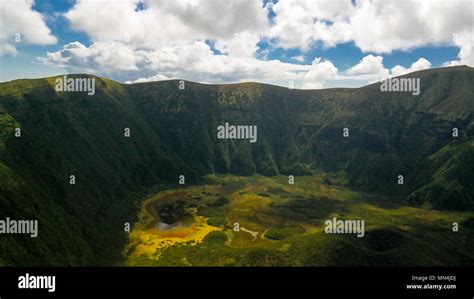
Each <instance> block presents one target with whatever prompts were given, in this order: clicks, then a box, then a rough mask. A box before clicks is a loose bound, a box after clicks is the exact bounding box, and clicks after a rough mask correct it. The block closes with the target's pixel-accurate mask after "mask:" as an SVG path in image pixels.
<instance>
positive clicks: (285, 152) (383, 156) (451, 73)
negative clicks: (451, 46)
mask: <svg viewBox="0 0 474 299" xmlns="http://www.w3.org/2000/svg"><path fill="white" fill-rule="evenodd" d="M405 77H417V78H420V81H421V93H420V95H419V96H413V95H412V94H411V93H396V92H393V93H390V92H381V91H380V85H379V84H373V85H370V86H366V87H363V88H359V89H328V90H316V91H303V90H289V89H286V88H282V87H276V86H269V85H262V84H256V83H243V84H233V85H221V86H216V85H202V84H196V83H192V82H186V84H185V89H184V90H181V89H180V88H179V81H166V82H152V83H143V84H134V85H127V86H126V89H127V90H128V91H129V93H130V94H131V95H132V97H133V98H134V99H136V103H137V107H138V109H139V110H140V111H141V112H142V113H143V115H144V117H145V119H146V120H147V121H148V122H149V123H150V125H151V126H152V127H153V128H154V129H155V131H156V132H158V133H159V135H160V136H162V138H163V140H164V142H165V143H166V144H167V145H168V146H169V147H170V148H171V149H172V150H173V151H174V152H176V153H177V155H179V156H180V157H181V158H182V159H183V160H184V161H185V162H186V164H187V165H189V166H190V167H192V168H193V169H195V170H197V171H199V172H200V173H203V174H207V173H214V172H218V173H225V172H230V173H234V174H239V175H250V174H254V173H259V174H263V175H275V174H278V173H282V174H294V175H300V174H309V173H311V172H313V171H316V170H318V169H322V170H324V171H327V172H332V173H334V174H335V175H334V180H335V182H337V183H341V182H344V183H347V184H348V185H349V186H351V187H353V188H357V189H361V190H367V191H373V192H380V193H384V194H389V195H394V196H399V197H402V198H405V197H407V196H409V195H410V194H412V193H413V192H415V191H416V190H418V189H419V188H421V187H423V186H427V185H432V186H436V188H442V189H447V190H448V189H449V190H450V189H452V186H448V184H445V181H443V180H437V179H436V176H437V169H439V168H440V167H442V165H438V164H436V165H437V166H436V167H433V165H432V163H431V162H430V161H431V160H429V157H430V156H431V155H434V154H435V153H437V152H438V151H441V150H442V149H443V148H444V147H446V146H448V145H450V144H457V145H458V146H456V147H454V148H453V149H454V152H458V151H462V152H463V153H464V154H467V155H468V156H470V157H472V152H471V151H469V150H468V148H469V142H470V140H472V133H471V131H472V127H473V120H474V105H473V104H474V100H473V99H474V88H473V86H474V85H473V83H474V71H473V69H472V68H469V67H456V68H445V69H434V70H428V71H421V72H417V73H412V74H409V75H406V76H405ZM225 122H229V123H231V124H242V125H257V126H258V142H257V143H255V144H251V143H249V142H247V141H240V140H239V141H235V140H218V139H217V136H216V128H217V126H218V125H221V124H224V123H225ZM454 127H456V128H458V129H459V132H460V136H459V137H458V138H453V137H452V130H453V128H454ZM343 128H348V129H349V132H350V136H349V137H348V138H344V137H343V134H342V133H343ZM454 152H453V154H454ZM456 161H458V162H456ZM456 161H454V160H453V161H452V163H461V164H460V166H459V167H462V162H461V161H460V160H459V159H458V160H456ZM459 167H457V168H459ZM455 168H456V167H455ZM468 172H469V171H468ZM469 173H470V175H471V178H472V171H470V172H469ZM398 175H403V176H404V184H403V185H399V184H398V181H397V177H398ZM453 176H454V177H456V176H457V173H456V172H454V174H453ZM453 180H454V181H456V180H457V178H452V179H451V181H453ZM468 181H469V180H468V178H467V177H465V178H464V179H460V180H459V181H458V183H459V184H457V183H456V186H457V187H456V188H457V190H458V191H459V192H461V193H463V194H465V196H463V197H462V198H459V197H457V196H456V195H454V196H448V197H449V200H448V201H450V203H448V202H447V201H446V200H441V201H439V202H438V203H437V204H435V207H437V208H457V209H466V208H473V207H474V201H473V193H472V187H471V185H470V183H468ZM470 181H472V180H470ZM456 192H457V191H456ZM456 192H455V193H453V194H457V193H456ZM417 198H418V200H412V201H411V202H413V203H415V202H418V203H422V202H425V201H430V202H432V201H434V200H435V199H434V198H431V197H426V196H425V197H423V198H421V197H420V196H418V197H417Z"/></svg>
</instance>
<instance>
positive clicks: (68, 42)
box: [0, 0, 473, 88]
mask: <svg viewBox="0 0 474 299" xmlns="http://www.w3.org/2000/svg"><path fill="white" fill-rule="evenodd" d="M452 2H455V3H452ZM397 3H400V2H399V1H394V0H384V1H382V0H380V1H377V0H360V1H351V0H336V1H334V0H332V1H327V0H312V1H309V0H289V1H263V2H260V1H252V0H233V1H231V0H229V1H222V0H181V1H168V2H166V1H164V2H163V1H152V0H147V1H145V0H144V1H138V0H136V1H133V0H121V1H114V2H106V1H98V2H97V1H90V0H89V1H74V0H62V1H51V0H49V1H48V0H37V1H31V0H27V1H24V0H22V1H14V0H13V1H2V2H1V4H0V8H1V10H2V11H1V12H2V15H3V16H5V17H3V18H2V19H1V20H0V27H1V29H2V30H1V33H0V41H1V43H2V46H1V47H0V59H1V61H0V63H1V64H0V67H1V69H0V81H8V80H13V79H18V78H37V77H45V76H53V75H57V74H64V73H78V72H80V73H94V74H97V75H101V76H106V77H109V78H111V79H114V80H117V81H120V82H127V83H129V82H144V81H153V80H165V79H172V78H183V79H187V80H193V81H200V82H205V83H230V82H242V81H258V82H264V83H271V84H278V85H282V86H287V85H289V84H291V85H294V86H295V87H296V88H325V87H334V86H348V87H352V86H360V85H364V84H368V83H371V82H374V81H376V80H380V79H383V78H385V77H388V76H396V75H401V74H404V73H407V72H411V71H416V70H422V69H426V68H433V67H442V66H453V65H460V64H467V65H471V66H472V61H473V58H472V28H473V25H472V19H473V16H472V11H473V10H472V5H473V4H472V3H473V2H472V1H469V0H466V1H463V0H460V1H441V0H431V1H430V0H428V1H421V2H420V1H415V0H413V1H411V0H405V1H403V5H401V6H398V5H399V4H397ZM443 24H444V26H441V25H443ZM18 36H20V37H21V39H20V41H19V42H18V40H15V38H17V37H18Z"/></svg>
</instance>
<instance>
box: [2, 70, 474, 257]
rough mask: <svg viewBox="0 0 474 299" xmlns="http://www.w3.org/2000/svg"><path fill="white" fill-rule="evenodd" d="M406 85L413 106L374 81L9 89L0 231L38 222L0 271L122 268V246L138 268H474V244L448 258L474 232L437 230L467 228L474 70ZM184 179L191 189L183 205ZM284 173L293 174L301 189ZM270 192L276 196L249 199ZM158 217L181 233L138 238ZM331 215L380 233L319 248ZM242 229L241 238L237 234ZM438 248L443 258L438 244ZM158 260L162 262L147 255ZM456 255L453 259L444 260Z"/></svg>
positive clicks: (9, 238)
mask: <svg viewBox="0 0 474 299" xmlns="http://www.w3.org/2000/svg"><path fill="white" fill-rule="evenodd" d="M71 76H72V75H71ZM78 76H79V75H78ZM82 76H84V75H82ZM408 76H417V77H420V79H421V94H420V95H419V96H417V97H415V96H412V95H411V94H410V93H408V94H407V93H382V92H380V90H379V86H378V84H374V85H370V86H366V87H363V88H358V89H329V90H316V91H309V90H289V89H286V88H281V87H276V86H270V85H265V84H257V83H243V84H232V85H204V84H197V83H193V82H186V84H185V89H184V90H181V89H179V82H178V81H176V80H171V81H163V82H151V83H143V84H131V85H122V84H119V83H117V82H114V81H112V80H108V79H105V78H98V77H95V78H96V83H97V86H96V94H95V95H94V96H88V95H86V94H84V93H80V92H69V93H68V92H56V91H55V89H54V80H55V78H54V77H52V78H44V79H35V80H14V81H11V82H6V83H0V218H5V217H11V218H17V219H38V220H39V236H38V238H35V239H32V238H30V237H29V236H18V235H15V236H13V235H2V236H0V261H1V263H2V265H116V264H119V263H121V261H122V258H123V256H122V249H123V248H124V247H127V248H128V251H130V252H134V254H133V255H132V256H131V257H130V258H128V259H127V261H128V262H127V263H129V264H147V263H149V262H150V261H151V263H152V264H163V265H165V264H169V265H171V264H192V265H198V264H216V265H217V264H219V265H221V264H222V265H224V264H225V265H244V264H245V265H250V264H252V265H254V264H258V265H270V264H272V265H273V264H281V265H287V264H288V265H329V264H338V263H341V264H348V263H350V262H353V261H354V260H357V261H358V263H359V262H360V264H367V265H370V264H397V263H400V264H411V263H413V264H432V265H438V264H442V265H447V264H453V265H454V264H456V265H457V264H462V263H461V262H462V261H463V262H465V263H468V264H472V260H471V255H470V254H469V253H466V252H465V248H469V247H468V246H467V245H466V246H464V245H462V246H460V247H461V248H458V249H453V247H454V245H451V244H456V242H459V243H458V244H469V243H466V242H468V241H466V240H464V239H462V240H460V239H459V238H465V236H466V235H464V233H462V234H461V233H459V234H457V235H456V234H452V233H450V234H443V233H440V232H439V231H440V229H441V228H442V229H448V227H449V223H450V221H451V223H452V222H453V221H454V220H457V221H464V222H462V225H466V223H467V225H469V223H472V215H471V214H470V213H472V211H473V210H474V168H473V167H474V163H473V162H474V143H473V139H472V137H473V135H474V105H473V104H474V103H473V99H474V89H473V86H474V84H473V82H474V71H473V69H472V68H470V67H464V66H462V67H452V68H444V69H431V70H426V71H421V72H417V73H413V74H410V75H408ZM224 122H229V123H234V124H251V125H257V126H258V141H257V142H256V143H252V144H251V143H249V142H248V141H247V140H218V139H217V137H216V128H217V126H218V125H220V124H223V123H224ZM345 127H347V128H349V130H350V138H344V137H343V136H342V129H343V128H345ZM454 127H456V128H458V129H459V137H457V138H453V137H452V130H453V128H454ZM16 128H21V138H17V137H15V129H16ZM125 128H130V131H131V137H130V138H126V137H124V134H123V133H124V129H125ZM219 174H229V176H225V177H221V176H220V175H219ZM400 174H403V175H404V182H405V183H404V185H398V184H397V176H398V175H400ZM70 175H75V176H76V184H75V185H70V184H69V176H70ZM179 175H185V177H186V185H187V186H190V185H192V186H193V187H192V188H196V189H195V192H194V191H193V192H192V194H188V191H182V192H183V194H175V193H173V192H174V191H175V190H174V188H177V186H178V185H177V183H178V176H179ZM260 175H262V176H266V178H265V177H260ZM286 175H295V176H298V177H297V179H298V184H296V185H295V186H297V187H295V188H299V189H298V190H294V189H292V188H290V187H288V184H287V176H286ZM265 179H268V180H269V181H268V185H269V186H268V188H266V189H262V188H254V187H255V184H257V183H261V182H262V180H265ZM219 186H221V187H219ZM180 187H182V186H180ZM200 188H201V189H200ZM209 188H210V189H209ZM222 188H224V189H225V190H222ZM256 189H258V190H256ZM163 190H167V191H163ZM179 190H181V189H179ZM193 190H194V189H193ZM199 190H200V191H199ZM334 190H336V191H334ZM158 191H163V192H170V194H172V195H170V196H171V199H170V201H172V202H173V203H171V206H169V207H168V208H166V207H164V206H158V207H157V208H158V210H156V209H152V210H150V211H146V212H144V211H142V210H140V207H141V206H142V205H143V204H145V205H146V202H147V201H145V202H143V200H142V199H143V198H144V197H145V195H150V194H158V195H157V196H158V197H160V198H162V196H163V194H162V193H159V192H158ZM198 191H199V192H198ZM157 192H158V193H157ZM334 192H336V194H337V196H336V197H334V196H333V195H334ZM173 194H174V195H173ZM366 194H376V195H374V196H366ZM186 195H190V196H191V197H186ZM361 198H362V199H361ZM175 200H180V201H181V203H174V201H175ZM360 200H362V201H363V202H364V203H365V204H355V202H358V201H360ZM173 204H176V205H174V206H173ZM163 209H164V210H163ZM166 209H169V210H168V211H166ZM138 210H140V213H138V215H137V211H138ZM160 211H161V212H162V213H163V212H165V214H168V215H161V217H162V218H163V219H164V218H166V217H167V216H169V217H171V219H164V220H166V221H168V222H173V220H174V219H175V218H179V219H181V220H182V222H183V226H177V227H172V228H170V229H169V231H167V232H166V233H163V232H156V231H155V232H154V233H155V235H153V234H148V233H146V234H145V233H143V231H140V229H142V230H145V231H146V229H152V227H151V226H155V225H157V224H158V222H156V221H158V219H159V216H160V215H159V213H160ZM333 213H339V214H340V215H345V216H348V215H356V216H360V217H365V218H364V219H366V221H370V222H372V221H374V223H376V226H375V227H373V228H371V229H374V230H378V232H377V233H374V234H372V237H370V238H369V237H368V238H364V240H359V239H350V238H345V237H341V236H327V235H323V234H322V233H321V232H320V229H321V225H322V221H323V220H324V219H325V217H329V215H332V214H333ZM423 217H426V219H424V218H423ZM469 217H470V218H469ZM155 218H156V219H155ZM144 219H146V220H147V221H148V222H147V221H145V222H143V220H144ZM393 219H395V220H396V221H399V224H397V225H395V226H393V225H394V224H393V223H392V222H393V221H395V220H393ZM433 219H435V220H433ZM470 219H471V220H470ZM438 220H439V221H440V222H436V221H438ZM166 221H163V223H165V224H166V223H167V222H166ZM431 221H435V223H432V222H431ZM125 222H129V223H138V224H140V225H144V226H143V227H141V228H140V227H139V226H136V227H135V229H137V231H136V233H137V235H136V236H135V237H136V239H133V238H134V236H129V237H130V238H131V239H130V240H131V241H130V240H128V239H127V234H126V233H125V232H124V229H123V228H124V223H125ZM234 222H239V223H241V224H242V226H243V227H244V228H245V229H246V230H247V231H243V232H241V233H239V234H234V233H232V225H233V223H234ZM460 223H461V222H460ZM146 225H150V227H147V226H146ZM400 225H401V226H403V227H410V230H409V234H408V235H406V234H399V233H400V231H399V230H400V229H401V228H400V227H399V226H400ZM469 227H472V225H471V226H469ZM175 230H177V232H178V234H177V235H173V234H174V233H176V231H175ZM264 231H266V232H265V234H264V237H263V238H260V237H257V238H255V233H257V232H258V233H257V236H261V235H262V234H263V232H264ZM471 231H472V230H470V229H469V230H468V234H470V233H471ZM156 234H158V235H156ZM157 236H158V237H157ZM224 236H225V237H226V238H224ZM265 236H266V237H265ZM140 238H145V241H144V240H143V239H142V241H143V242H148V243H149V245H150V244H154V245H155V246H156V247H155V248H154V249H153V250H152V249H150V247H151V246H148V245H146V244H141V245H140V246H141V247H140V246H139V245H137V246H138V247H140V248H141V249H140V248H139V249H140V250H142V251H143V254H144V256H141V257H140V256H137V255H136V254H135V253H136V252H137V251H136V250H135V249H134V248H130V247H129V245H130V244H133V243H134V242H135V241H136V240H139V239H140ZM183 238H184V240H186V241H185V242H191V243H192V244H194V245H190V244H185V243H183V242H181V241H182V240H183ZM208 238H210V239H209V240H208ZM203 239H205V240H207V241H204V242H203V241H202V240H203ZM379 239H383V240H382V241H381V240H379ZM163 240H165V243H160V242H162V241H163ZM441 240H443V241H444V242H447V243H446V244H447V245H446V246H444V247H443V246H440V247H439V248H435V247H433V246H431V244H438V243H439V242H441ZM208 241H209V242H208ZM166 242H168V243H166ZM462 242H464V243H462ZM127 244H128V245H127ZM167 244H168V245H167ZM169 244H175V245H172V246H169ZM212 244H220V245H219V246H211V245H212ZM249 244H250V245H251V246H250V245H249ZM142 245H143V246H142ZM394 245H397V246H398V247H397V248H396V249H395V248H394V249H393V250H392V249H390V250H388V251H389V252H390V254H388V253H387V254H386V250H384V248H392V247H393V246H394ZM190 246H192V250H190V249H189V248H191V247H190ZM157 248H158V249H159V250H158V253H159V256H161V258H159V259H157V257H158V256H155V257H152V258H150V256H149V255H150V254H151V252H152V253H153V254H155V252H156V249H157ZM235 248H238V249H239V250H235ZM471 248H472V246H471ZM446 249H447V250H454V251H453V252H454V255H453V257H442V256H441V251H442V250H446ZM140 250H138V252H140ZM345 250H347V252H349V253H347V256H344V253H343V252H346V251H345ZM380 250H382V253H380V252H379V251H380ZM191 251H192V252H191ZM206 252H207V253H208V256H209V257H210V258H211V256H212V258H213V260H212V261H211V260H207V261H206V260H205V259H204V258H203V257H204V256H205V255H206ZM338 252H339V254H338ZM410 252H415V254H414V256H412V257H410V256H409V255H410V254H412V253H410ZM181 254H182V255H181ZM184 254H185V255H184ZM213 254H214V255H213ZM350 256H352V257H350ZM354 256H355V257H360V259H357V258H354ZM178 257H179V258H178ZM415 257H416V258H415ZM183 258H186V259H185V260H182V259H183ZM140 259H141V260H140ZM256 259H257V260H256Z"/></svg>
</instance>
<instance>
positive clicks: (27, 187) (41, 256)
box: [0, 78, 194, 265]
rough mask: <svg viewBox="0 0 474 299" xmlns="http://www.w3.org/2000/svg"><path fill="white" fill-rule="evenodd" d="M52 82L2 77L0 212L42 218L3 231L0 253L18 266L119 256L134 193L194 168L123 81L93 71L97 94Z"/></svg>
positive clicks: (2, 215) (79, 262) (109, 260)
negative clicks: (30, 227)
mask: <svg viewBox="0 0 474 299" xmlns="http://www.w3.org/2000/svg"><path fill="white" fill-rule="evenodd" d="M53 82H54V80H53V78H50V79H39V80H17V81H13V82H9V83H5V84H2V85H0V103H1V110H0V111H1V114H0V123H2V126H1V128H0V137H1V138H0V177H1V179H0V190H1V192H0V218H1V219H5V218H6V217H10V218H13V219H38V220H39V236H38V237H37V238H35V239H33V238H30V237H29V236H17V235H4V236H2V238H1V240H0V252H1V256H2V258H3V259H4V260H5V262H7V263H8V264H14V265H31V264H33V265H39V264H44V265H55V264H57V265H64V264H66V265H82V264H109V263H115V261H116V260H117V258H118V257H119V253H120V251H119V250H118V249H119V248H120V247H121V246H122V245H123V242H124V239H125V235H124V233H123V227H124V222H126V221H132V220H133V215H134V214H133V211H134V205H135V200H136V199H137V195H136V194H133V193H132V192H134V191H139V188H140V187H142V186H152V185H156V184H158V183H161V182H163V181H164V180H165V179H169V178H173V179H174V178H175V177H177V176H178V174H180V173H183V174H189V177H190V179H191V178H192V177H193V176H194V174H193V173H191V172H189V171H188V169H187V167H185V166H184V164H183V163H181V162H180V159H179V158H178V157H176V156H174V155H173V154H172V153H171V152H169V151H168V150H167V149H166V147H165V146H164V145H163V144H162V143H161V141H160V139H159V137H158V136H157V135H156V133H155V132H154V131H153V130H152V129H151V128H150V127H149V126H148V125H147V123H146V122H144V121H143V120H142V119H141V117H140V115H139V114H138V113H137V112H136V111H135V109H134V106H133V102H132V101H131V99H130V97H129V96H128V95H127V93H126V92H125V90H124V89H123V87H122V86H121V85H119V84H117V83H115V82H113V81H110V80H105V79H99V78H97V85H98V86H97V89H96V94H95V95H94V96H87V95H85V94H84V93H57V92H55V90H54V84H53ZM16 127H20V128H21V130H22V131H21V134H22V135H21V138H16V137H14V129H15V128H16ZM125 127H128V128H130V129H131V137H130V138H125V137H124V128H125ZM70 175H75V177H76V184H75V185H71V184H69V179H70ZM121 232H122V233H121ZM120 236H122V237H120ZM32 253H33V254H32Z"/></svg>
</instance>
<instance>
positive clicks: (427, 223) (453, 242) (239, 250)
mask: <svg viewBox="0 0 474 299" xmlns="http://www.w3.org/2000/svg"><path fill="white" fill-rule="evenodd" d="M252 179H253V182H249V180H248V178H245V177H230V176H213V177H212V179H210V180H211V181H213V182H214V184H211V185H204V186H195V187H194V186H193V187H187V188H182V189H177V190H173V191H164V192H161V193H158V194H156V195H154V196H153V197H151V198H150V199H149V200H146V201H145V203H144V204H143V206H142V211H147V210H148V209H149V208H148V207H150V206H169V205H174V203H177V202H181V200H180V199H179V198H180V197H183V196H184V197H186V198H190V199H191V200H189V201H188V204H187V206H189V207H192V208H189V209H187V208H186V207H185V209H186V210H188V211H192V214H193V216H194V218H195V223H194V224H193V225H192V226H191V227H189V226H186V227H175V228H173V229H171V230H164V231H163V230H160V229H157V228H155V227H152V228H144V226H143V225H141V222H139V223H137V225H136V227H135V229H134V230H133V232H132V233H131V238H130V240H131V241H130V244H129V245H128V246H127V248H126V250H125V265H154V266H168V265H179V266H338V265H360V266H382V265H384V266H387V265H406V266H420V265H425V266H430V265H437V266H446V265H451V266H453V265H457V266H462V265H473V264H474V252H472V250H470V248H473V246H474V227H473V225H472V223H474V221H473V219H474V218H473V215H474V212H453V211H444V212H441V211H435V210H429V209H423V208H413V207H406V206H404V205H402V204H394V203H393V202H391V201H390V199H388V198H384V197H382V196H380V195H375V194H365V193H358V192H353V191H349V190H346V189H344V188H333V187H330V186H327V185H324V184H322V183H321V179H320V177H318V176H309V177H297V178H296V181H297V183H296V184H295V185H288V184H287V182H285V180H286V179H287V178H286V177H280V176H279V177H274V178H266V177H259V176H256V177H252ZM229 180H233V181H234V182H235V181H236V180H237V181H239V180H242V183H244V182H245V185H244V186H245V187H243V188H242V189H235V188H232V187H231V185H230V184H226V183H227V182H228V181H229ZM242 190H244V192H242ZM170 192H171V193H170ZM203 192H204V193H205V194H204V195H203V196H201V197H199V198H198V197H197V196H196V195H197V194H203ZM262 193H264V194H271V195H269V196H265V197H263V198H262V197H261V195H260V194H262ZM178 194H179V196H176V195H178ZM287 194H291V196H289V197H288V196H287ZM217 196H225V198H227V199H228V201H229V202H228V203H226V206H229V208H224V209H214V208H212V209H209V207H210V206H212V205H213V203H214V202H215V201H216V200H215V198H216V197H217ZM219 198H223V197H219ZM196 207H197V209H196ZM209 211H212V212H211V213H210V212H209ZM144 213H145V214H146V212H144ZM202 216H205V217H209V216H210V217H211V218H206V219H207V221H206V219H204V221H203V219H202V218H201V217H202ZM149 217H154V216H153V215H148V216H147V217H144V218H142V221H145V222H147V221H149ZM332 217H337V218H340V219H364V220H365V225H366V228H365V229H366V232H365V237H364V238H358V237H357V236H356V235H350V234H340V235H331V234H326V233H325V232H324V221H325V220H328V219H331V218H332ZM213 218H219V219H222V222H223V223H224V225H221V223H218V224H211V221H210V220H211V219H213ZM235 222H238V224H239V230H237V231H236V230H235ZM453 222H457V223H459V224H460V226H461V228H460V231H459V232H457V233H453V231H452V223H453ZM209 225H210V226H211V227H210V226H209ZM200 232H203V233H205V236H203V234H202V233H200ZM157 244H159V245H158V246H157ZM460 244H462V246H460Z"/></svg>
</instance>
